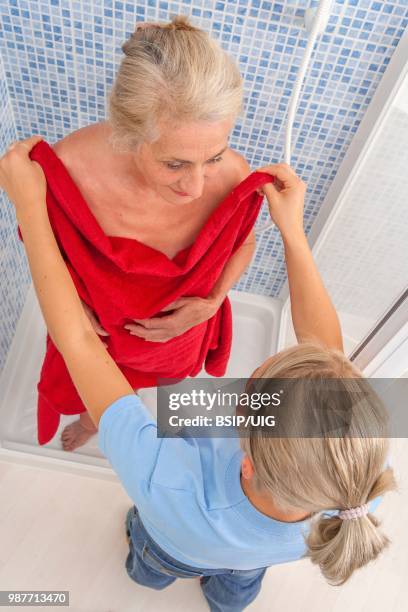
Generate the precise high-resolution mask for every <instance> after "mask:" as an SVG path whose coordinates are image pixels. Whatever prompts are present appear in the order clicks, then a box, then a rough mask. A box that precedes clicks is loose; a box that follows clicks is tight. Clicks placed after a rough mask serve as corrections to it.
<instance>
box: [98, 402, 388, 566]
mask: <svg viewBox="0 0 408 612" xmlns="http://www.w3.org/2000/svg"><path fill="white" fill-rule="evenodd" d="M98 440H99V447H100V449H101V451H102V453H103V454H104V455H105V456H106V457H107V459H108V460H109V462H110V464H111V465H112V467H113V469H114V471H115V472H116V474H117V475H118V477H119V479H120V481H121V482H122V484H123V486H124V487H125V489H126V491H127V493H128V495H129V496H130V498H131V499H132V500H133V502H134V504H135V505H136V507H137V509H138V511H139V514H140V517H141V519H142V522H143V525H144V526H145V528H146V530H147V532H148V533H149V535H150V536H151V537H152V538H153V540H154V541H155V542H156V543H157V544H158V545H159V546H160V548H162V549H163V550H164V551H165V552H167V553H168V554H169V555H171V556H172V557H174V558H175V559H177V560H178V561H180V562H181V563H185V564H187V565H191V566H194V567H198V568H205V569H208V568H210V569H255V568H259V567H267V566H270V565H274V564H276V563H285V562H288V561H294V560H296V559H300V558H301V557H302V556H303V555H304V554H305V552H306V546H305V540H304V535H306V534H307V531H308V526H309V520H304V521H298V522H295V523H285V522H282V521H278V520H276V519H272V518H270V517H268V516H266V515H264V514H262V513H261V512H259V511H258V510H257V509H256V508H255V507H254V506H253V505H252V504H251V503H250V502H249V500H248V499H247V497H246V496H245V494H244V492H243V490H242V487H241V482H240V466H241V459H242V457H243V452H242V450H241V449H240V446H239V439H237V438H158V437H157V425H156V422H155V421H154V420H153V419H152V417H151V415H150V413H149V411H148V410H147V408H146V407H145V406H144V404H143V403H142V401H141V400H140V398H139V396H137V395H126V396H125V397H122V398H120V399H118V400H117V401H116V402H114V403H113V404H111V405H110V406H109V407H108V408H107V409H106V411H105V412H104V413H103V415H102V417H101V419H100V423H99V433H98ZM378 502H379V498H378V499H376V500H373V501H372V502H371V503H370V511H372V510H373V509H374V507H376V506H377V505H378ZM335 513H336V512H335V511H332V512H328V513H327V514H335Z"/></svg>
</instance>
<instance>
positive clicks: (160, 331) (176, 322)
mask: <svg viewBox="0 0 408 612" xmlns="http://www.w3.org/2000/svg"><path fill="white" fill-rule="evenodd" d="M219 306H220V304H219V302H218V301H216V300H213V299H210V298H199V297H183V298H180V299H178V300H176V301H175V302H172V303H171V304H169V305H168V306H166V308H163V311H162V312H164V311H167V310H174V311H175V312H173V313H172V314H170V315H167V316H165V317H152V318H151V319H134V321H135V323H136V325H133V324H132V323H129V324H128V325H125V329H127V330H129V332H130V334H131V335H132V336H139V338H144V339H145V340H149V341H150V342H167V340H170V339H171V338H174V337H175V336H180V335H181V334H183V333H184V332H186V331H187V330H189V329H191V328H192V327H194V326H195V325H199V324H200V323H203V321H208V319H211V317H213V316H214V315H215V313H216V312H217V310H218V308H219Z"/></svg>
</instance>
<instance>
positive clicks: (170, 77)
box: [109, 15, 243, 151]
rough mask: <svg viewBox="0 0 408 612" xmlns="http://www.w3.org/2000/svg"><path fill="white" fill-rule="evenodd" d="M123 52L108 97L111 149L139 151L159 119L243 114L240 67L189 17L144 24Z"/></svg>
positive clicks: (153, 133) (153, 136) (156, 133)
mask: <svg viewBox="0 0 408 612" xmlns="http://www.w3.org/2000/svg"><path fill="white" fill-rule="evenodd" d="M122 50H123V51H124V53H125V57H124V58H123V59H122V61H121V64H120V66H119V70H118V73H117V76H116V80H115V82H114V85H113V88H112V91H111V94H110V97H109V121H110V124H111V126H112V138H111V140H112V144H113V145H114V146H115V148H119V149H124V150H132V151H137V149H138V148H139V146H140V145H141V144H142V143H143V142H150V143H151V142H154V141H155V140H157V139H158V138H159V137H160V133H159V128H158V123H159V121H160V120H165V121H166V120H167V121H171V122H172V123H174V124H177V123H179V122H186V121H191V122H194V121H208V122H219V121H224V120H226V119H229V118H231V119H235V118H236V117H237V116H238V115H239V114H240V113H241V111H242V99H243V92H242V78H241V75H240V73H239V69H238V67H237V66H236V64H235V63H234V61H233V60H232V59H231V58H230V57H229V56H228V54H227V53H226V52H225V51H224V50H223V49H222V48H221V47H220V46H219V44H218V43H217V42H216V41H214V40H212V39H210V38H209V36H208V34H207V33H206V32H204V31H203V30H200V29H198V28H196V27H194V26H193V25H191V24H190V23H189V20H188V18H187V17H185V16H183V15H179V16H177V17H173V18H172V20H171V22H170V23H169V24H165V25H156V24H142V25H141V26H139V27H137V28H136V30H135V32H134V33H133V34H132V36H131V37H130V39H129V40H128V41H127V42H125V43H124V44H123V46H122Z"/></svg>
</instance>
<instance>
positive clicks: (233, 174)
mask: <svg viewBox="0 0 408 612" xmlns="http://www.w3.org/2000/svg"><path fill="white" fill-rule="evenodd" d="M224 155H225V161H226V164H225V166H224V169H223V172H222V173H221V176H220V179H221V182H220V189H221V191H222V192H223V195H225V196H226V195H228V194H229V193H230V192H231V191H232V190H233V189H234V187H236V186H237V185H239V184H240V183H242V181H243V180H244V179H246V177H247V176H249V175H250V174H251V172H252V170H251V167H250V165H249V164H248V162H247V160H246V159H245V157H244V156H243V155H241V154H240V153H238V152H237V151H234V149H227V152H226V153H225V154H224Z"/></svg>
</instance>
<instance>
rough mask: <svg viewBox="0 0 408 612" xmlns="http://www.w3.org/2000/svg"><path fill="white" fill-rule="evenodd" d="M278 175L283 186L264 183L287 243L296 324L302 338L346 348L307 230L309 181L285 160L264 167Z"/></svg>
mask: <svg viewBox="0 0 408 612" xmlns="http://www.w3.org/2000/svg"><path fill="white" fill-rule="evenodd" d="M260 170H262V171H263V172H269V173H270V174H273V175H274V176H276V177H277V178H278V179H279V181H280V184H281V185H282V189H281V190H280V191H278V190H277V189H276V188H275V185H272V184H270V183H268V184H266V185H264V186H263V190H264V192H265V195H266V197H267V199H268V204H269V210H270V214H271V217H272V220H273V221H274V222H275V223H276V225H277V226H278V228H279V231H280V233H281V236H282V240H283V244H284V247H285V259H286V267H287V271H288V282H289V291H290V303H291V311H292V320H293V327H294V329H295V333H296V337H297V339H298V341H299V342H302V341H307V340H316V339H317V340H319V341H320V342H322V343H323V344H325V345H326V346H328V347H329V348H335V349H339V350H343V341H342V336H341V328H340V323H339V319H338V317H337V313H336V310H335V308H334V306H333V304H332V302H331V300H330V297H329V295H328V293H327V291H326V289H325V287H324V285H323V282H322V279H321V277H320V274H319V271H318V269H317V267H316V264H315V262H314V259H313V255H312V252H311V250H310V248H309V245H308V243H307V239H306V236H305V233H304V230H303V202H304V195H305V192H306V185H305V183H304V182H303V181H301V180H300V178H299V177H298V176H297V175H296V173H295V171H294V170H293V169H292V168H291V167H290V166H288V165H287V164H285V163H282V164H275V165H273V166H268V168H262V169H260Z"/></svg>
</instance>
